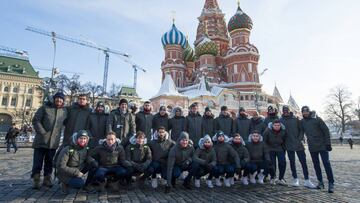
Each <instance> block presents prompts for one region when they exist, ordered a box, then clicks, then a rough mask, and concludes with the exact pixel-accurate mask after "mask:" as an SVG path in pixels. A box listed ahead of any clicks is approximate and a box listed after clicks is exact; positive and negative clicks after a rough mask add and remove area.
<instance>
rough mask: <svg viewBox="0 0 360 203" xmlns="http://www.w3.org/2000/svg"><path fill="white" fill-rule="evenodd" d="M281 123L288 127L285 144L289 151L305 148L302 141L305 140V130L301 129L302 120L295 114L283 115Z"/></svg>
mask: <svg viewBox="0 0 360 203" xmlns="http://www.w3.org/2000/svg"><path fill="white" fill-rule="evenodd" d="M280 121H281V123H282V124H283V125H284V126H285V129H286V134H287V137H286V140H285V146H286V150H288V151H301V150H304V149H305V148H304V145H303V143H302V141H303V140H304V132H303V131H302V129H301V121H300V120H299V119H298V118H296V117H295V116H294V115H292V114H290V115H289V116H284V115H283V116H282V117H281V118H280Z"/></svg>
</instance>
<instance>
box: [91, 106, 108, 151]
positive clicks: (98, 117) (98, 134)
mask: <svg viewBox="0 0 360 203" xmlns="http://www.w3.org/2000/svg"><path fill="white" fill-rule="evenodd" d="M108 116H109V114H106V113H99V112H93V113H91V114H90V116H89V119H88V123H87V125H86V129H87V131H88V132H89V136H90V141H89V144H88V146H89V147H90V148H91V149H93V148H95V147H96V146H97V145H98V144H99V140H101V139H105V137H106V122H107V119H108Z"/></svg>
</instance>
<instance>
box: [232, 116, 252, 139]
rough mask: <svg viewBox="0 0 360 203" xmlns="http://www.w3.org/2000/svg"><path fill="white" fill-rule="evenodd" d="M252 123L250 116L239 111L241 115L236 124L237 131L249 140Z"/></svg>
mask: <svg viewBox="0 0 360 203" xmlns="http://www.w3.org/2000/svg"><path fill="white" fill-rule="evenodd" d="M250 124H251V120H250V119H249V118H248V116H247V115H246V116H243V115H241V114H240V113H239V116H238V117H237V119H236V125H235V130H234V132H235V133H239V134H240V136H241V137H242V138H243V139H244V140H248V137H249V135H250V133H251V132H250Z"/></svg>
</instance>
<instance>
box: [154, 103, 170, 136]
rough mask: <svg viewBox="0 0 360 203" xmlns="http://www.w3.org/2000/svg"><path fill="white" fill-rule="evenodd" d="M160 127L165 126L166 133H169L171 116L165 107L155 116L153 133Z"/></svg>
mask: <svg viewBox="0 0 360 203" xmlns="http://www.w3.org/2000/svg"><path fill="white" fill-rule="evenodd" d="M160 126H163V127H164V128H165V130H166V131H169V115H168V114H167V111H166V107H165V106H161V107H160V109H159V113H157V114H155V116H154V118H153V122H152V129H153V132H155V131H156V130H157V129H158V128H159V127H160Z"/></svg>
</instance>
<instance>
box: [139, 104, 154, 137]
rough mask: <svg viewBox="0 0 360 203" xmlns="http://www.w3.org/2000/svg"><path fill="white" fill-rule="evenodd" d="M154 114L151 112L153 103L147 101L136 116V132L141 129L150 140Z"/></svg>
mask: <svg viewBox="0 0 360 203" xmlns="http://www.w3.org/2000/svg"><path fill="white" fill-rule="evenodd" d="M152 122H153V115H152V114H151V103H150V102H149V101H146V102H145V103H144V105H143V108H142V110H141V111H139V112H138V113H137V114H136V116H135V124H136V132H138V131H141V132H144V133H145V136H146V138H147V139H148V140H150V138H151V135H152V132H151V128H152Z"/></svg>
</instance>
